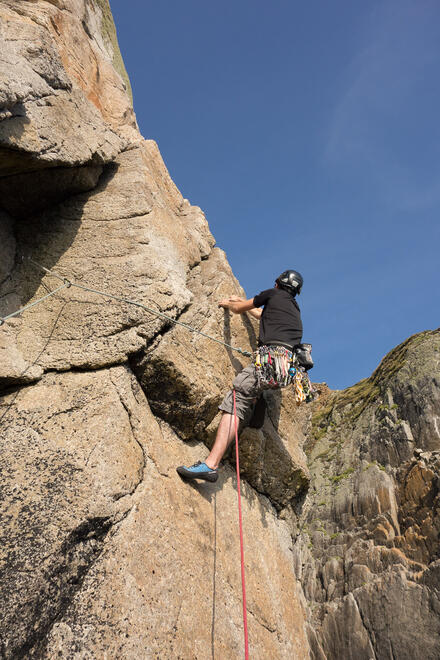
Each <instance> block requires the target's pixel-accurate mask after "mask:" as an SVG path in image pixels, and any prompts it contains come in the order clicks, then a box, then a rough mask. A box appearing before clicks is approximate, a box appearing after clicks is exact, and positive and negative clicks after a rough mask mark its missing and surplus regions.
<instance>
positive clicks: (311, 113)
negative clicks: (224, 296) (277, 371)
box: [110, 0, 440, 388]
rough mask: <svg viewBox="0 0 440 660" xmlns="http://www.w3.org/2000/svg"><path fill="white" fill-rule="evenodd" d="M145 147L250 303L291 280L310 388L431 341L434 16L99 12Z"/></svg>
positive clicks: (251, 10) (394, 8) (404, 9)
mask: <svg viewBox="0 0 440 660" xmlns="http://www.w3.org/2000/svg"><path fill="white" fill-rule="evenodd" d="M110 4H111V8H112V11H113V15H114V18H115V23H116V27H117V31H118V38H119V43H120V47H121V51H122V55H123V57H124V61H125V64H126V67H127V71H128V74H129V76H130V79H131V83H132V87H133V94H134V107H135V111H136V115H137V119H138V123H139V126H140V129H141V132H142V134H143V135H144V137H146V138H152V139H154V140H156V141H157V143H158V145H159V148H160V150H161V153H162V155H163V157H164V160H165V163H166V165H167V167H168V169H169V171H170V173H171V176H172V177H173V180H174V181H175V183H176V185H177V186H178V187H179V189H180V191H181V192H182V194H183V195H184V197H187V198H188V199H189V200H190V202H191V203H192V204H196V205H199V206H201V208H202V209H203V210H204V212H205V214H206V216H207V219H208V222H209V225H210V228H211V231H212V233H213V234H214V236H215V238H216V241H217V245H218V246H219V247H221V248H223V249H224V250H225V251H226V254H227V256H228V259H229V262H230V264H231V266H232V268H233V271H234V273H235V275H236V276H237V277H238V279H239V281H240V283H241V284H242V286H243V287H244V289H245V290H246V293H247V295H248V296H249V297H251V296H253V295H255V294H256V293H258V292H259V291H261V290H262V289H265V288H268V287H270V286H272V284H273V281H274V279H275V277H276V276H277V275H279V273H280V272H281V271H283V270H284V269H286V268H294V269H296V270H299V271H300V272H301V273H302V274H303V276H304V280H305V284H304V289H303V293H302V294H301V296H300V297H299V303H300V306H301V309H302V316H303V322H304V337H303V339H304V341H309V342H311V343H312V344H313V356H314V360H315V364H316V366H315V368H314V369H313V371H312V372H311V376H312V377H313V380H315V381H326V382H327V383H328V384H329V385H330V386H331V387H333V388H343V387H347V386H348V385H351V384H353V383H355V382H357V381H358V380H360V379H361V378H364V377H366V376H369V375H370V374H371V372H372V371H373V370H374V369H375V367H376V366H377V364H378V363H379V361H380V360H381V359H382V357H383V356H384V355H385V354H386V353H387V352H388V351H389V350H390V349H391V348H393V347H394V346H396V345H397V344H399V343H400V342H401V341H403V340H404V339H406V338H407V337H408V336H409V335H411V334H413V333H415V332H419V331H421V330H425V329H433V328H437V327H438V326H439V325H440V321H439V309H440V294H439V290H440V286H439V279H440V278H439V256H438V254H439V239H440V223H439V220H438V215H439V213H438V212H439V207H440V158H439V156H440V139H439V138H440V121H439V117H440V88H439V83H438V72H439V70H440V5H439V3H438V2H434V1H430V2H425V1H424V0H417V1H408V0H399V1H396V0H393V1H387V0H385V1H380V2H379V1H378V2H374V1H371V2H368V3H365V2H359V1H356V0H350V1H349V0H341V1H335V2H332V3H329V2H328V1H327V0H316V1H315V2H309V3H304V2H297V1H296V0H272V2H270V3H268V2H263V1H262V0H235V1H234V2H232V1H231V0H223V2H221V3H220V2H206V0H186V2H177V1H174V2H171V1H170V0H162V1H161V2H160V3H158V2H146V1H145V0H130V2H129V3H127V2H126V0H110Z"/></svg>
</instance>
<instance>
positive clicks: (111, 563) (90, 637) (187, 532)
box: [46, 424, 309, 660]
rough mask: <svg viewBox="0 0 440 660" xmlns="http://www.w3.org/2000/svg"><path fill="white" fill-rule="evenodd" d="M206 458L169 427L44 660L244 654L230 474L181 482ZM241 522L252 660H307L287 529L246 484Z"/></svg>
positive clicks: (51, 639)
mask: <svg viewBox="0 0 440 660" xmlns="http://www.w3.org/2000/svg"><path fill="white" fill-rule="evenodd" d="M198 451H199V449H198V448H190V447H189V446H185V445H183V444H182V443H181V442H180V441H179V440H178V439H177V438H176V436H175V435H174V434H173V433H172V432H171V431H170V430H169V429H168V428H167V426H166V425H165V424H162V425H161V430H160V433H159V436H157V435H156V436H155V439H154V443H152V444H151V445H149V447H148V454H149V459H150V460H148V462H147V467H146V471H145V478H144V481H143V484H142V486H141V487H140V488H139V489H138V491H137V493H136V506H135V507H134V508H133V509H132V511H131V513H130V514H129V516H128V517H127V518H126V519H125V520H124V522H123V523H122V525H121V526H120V528H119V530H118V532H117V534H116V535H115V536H113V537H112V539H111V540H109V541H108V543H107V544H106V549H105V551H104V552H103V553H102V555H101V556H100V558H99V560H98V561H97V562H96V563H95V565H94V567H93V568H92V569H91V570H90V571H89V573H88V575H87V577H86V579H85V581H84V583H83V587H82V589H81V591H80V592H78V594H77V596H76V597H75V599H74V601H73V603H72V605H71V607H70V608H69V609H68V611H67V612H66V615H65V617H64V618H63V620H62V621H59V622H57V623H56V624H55V626H54V627H53V629H52V631H51V633H50V635H49V643H48V647H47V652H46V653H47V657H58V655H59V654H60V655H62V656H63V657H72V658H76V657H78V658H79V657H101V656H103V655H104V654H106V653H107V654H108V655H109V656H111V657H123V658H127V659H131V658H133V659H134V658H138V657H145V658H153V657H160V658H170V659H171V658H177V657H180V658H194V659H196V658H200V659H202V658H206V657H208V656H209V657H210V656H213V657H219V658H225V660H226V659H229V658H231V659H232V658H236V657H238V656H240V655H241V654H242V653H243V629H242V613H241V584H240V563H239V553H240V551H239V541H238V525H237V512H236V497H237V495H236V492H235V478H234V476H233V474H232V472H231V471H230V469H228V468H227V469H225V470H223V472H222V475H221V478H220V480H219V481H218V482H217V484H215V485H212V484H211V485H208V484H204V485H200V486H191V485H188V484H185V483H183V482H182V481H180V479H179V477H178V476H177V475H176V473H175V465H176V464H178V463H181V462H185V463H187V464H188V463H190V462H193V461H194V459H195V458H196V456H197V453H198ZM170 511H171V512H172V517H171V518H170ZM243 516H244V528H245V538H246V575H247V597H248V620H249V640H250V652H251V656H252V657H253V658H261V659H262V660H263V659H265V658H268V657H276V658H295V659H298V660H299V659H302V658H308V657H309V655H308V643H307V640H306V637H305V628H304V619H303V610H302V607H301V604H300V599H299V597H298V592H297V586H296V584H295V580H294V578H293V574H292V571H291V540H290V534H289V531H288V529H287V526H286V525H285V524H284V523H281V522H280V521H278V520H277V518H276V516H275V515H274V511H273V509H272V507H271V506H270V505H269V504H268V503H267V501H265V500H264V499H259V498H258V497H256V496H255V494H254V493H253V491H252V489H250V488H249V487H248V486H246V485H245V486H244V492H243Z"/></svg>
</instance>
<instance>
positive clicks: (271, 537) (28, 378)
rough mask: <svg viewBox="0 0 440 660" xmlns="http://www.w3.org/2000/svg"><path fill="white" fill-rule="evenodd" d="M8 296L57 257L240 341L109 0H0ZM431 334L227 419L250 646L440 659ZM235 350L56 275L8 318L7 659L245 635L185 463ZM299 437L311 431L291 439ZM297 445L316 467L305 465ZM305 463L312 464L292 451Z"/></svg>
mask: <svg viewBox="0 0 440 660" xmlns="http://www.w3.org/2000/svg"><path fill="white" fill-rule="evenodd" d="M0 21H1V25H0V30H1V32H0V38H1V50H0V72H1V78H0V315H1V316H5V315H7V314H9V313H11V312H13V311H15V310H16V309H18V308H19V307H21V306H23V305H25V304H27V303H29V302H31V301H34V300H36V299H37V298H40V297H42V296H43V295H45V294H46V293H48V292H50V291H53V290H54V289H55V288H56V287H57V286H58V285H59V284H60V282H59V280H57V279H55V278H54V277H52V276H51V275H48V274H47V273H45V272H44V271H43V270H41V269H40V268H39V267H38V266H36V265H35V263H34V262H38V263H39V264H42V265H43V266H45V267H46V268H49V269H53V270H54V272H56V273H57V274H58V275H60V276H61V277H66V278H69V279H72V280H75V281H78V282H81V283H83V284H85V285H87V286H89V287H91V288H95V289H98V290H100V291H107V292H109V293H113V294H116V295H118V296H122V297H127V298H130V299H134V300H136V301H138V302H140V303H143V304H145V305H147V306H149V307H150V308H153V309H155V310H157V311H159V312H162V313H165V314H167V315H168V316H171V317H172V318H174V319H176V320H177V319H178V320H181V321H183V322H184V323H188V324H190V325H192V326H194V327H195V328H197V329H199V330H201V331H203V332H205V333H207V334H209V335H212V336H214V337H216V338H218V339H220V340H222V341H226V342H227V343H231V344H232V345H235V346H241V347H242V348H245V349H247V350H249V349H251V348H252V347H254V346H255V342H256V325H255V323H254V322H253V321H252V320H251V319H250V318H247V317H246V316H242V317H237V316H234V317H230V316H229V314H228V313H226V312H224V311H223V310H219V309H218V308H217V301H218V299H219V298H221V297H224V296H225V295H228V294H231V293H239V294H240V293H242V290H241V288H240V286H239V284H238V282H237V281H236V279H235V278H234V276H233V274H232V272H231V269H230V267H229V264H228V262H227V259H226V257H225V255H224V253H223V252H222V251H221V250H219V249H218V248H216V247H215V244H214V239H213V237H212V235H211V233H210V231H209V227H208V225H207V222H206V219H205V217H204V215H203V213H202V211H201V210H200V209H199V208H197V207H194V206H191V204H190V203H189V202H188V201H187V200H185V199H183V197H182V196H181V194H180V193H179V191H178V190H177V189H176V187H175V185H174V184H173V182H172V180H171V179H170V177H169V175H168V172H167V170H166V168H165V165H164V163H163V161H162V159H161V156H160V153H159V150H158V148H157V146H156V144H155V143H154V142H153V141H151V140H144V139H143V138H142V137H141V136H140V134H139V132H138V129H137V125H136V120H135V117H134V113H133V109H132V102H131V97H130V86H129V82H128V79H127V75H126V73H125V69H124V66H123V63H122V59H121V56H120V53H119V49H118V46H117V40H116V33H115V29H114V25H113V21H112V17H111V13H110V10H109V6H108V3H107V0H51V1H48V0H32V1H31V0H0ZM439 342H440V339H439V332H438V331H435V332H428V333H423V334H422V335H419V336H417V337H415V338H412V339H410V340H408V342H407V343H405V344H403V345H402V346H401V347H398V349H396V350H395V351H394V352H392V353H391V354H390V356H388V357H387V358H386V359H385V360H384V361H383V363H382V364H381V366H380V367H379V368H378V370H377V371H376V372H375V373H374V374H373V376H372V378H371V379H369V380H367V381H364V382H362V383H360V384H358V385H357V386H354V387H353V388H349V389H348V390H346V391H344V392H329V391H327V390H326V388H325V387H321V388H320V389H321V391H322V396H321V399H320V400H319V401H318V402H316V403H315V404H313V405H312V406H307V407H301V408H296V406H295V404H294V401H293V397H292V395H291V393H289V392H283V394H282V396H280V394H279V393H278V394H271V395H267V404H268V408H267V414H266V419H265V421H264V425H263V427H262V428H261V429H255V428H248V429H245V430H244V432H243V433H242V435H241V440H240V445H241V467H242V471H243V477H244V478H245V480H246V481H245V482H244V498H243V507H244V511H243V515H244V523H245V536H246V571H247V590H248V619H249V637H250V646H251V654H252V657H253V658H267V657H274V658H309V657H310V658H320V659H321V658H328V659H330V658H332V659H333V658H341V657H344V658H368V659H369V658H394V659H396V658H418V657H422V656H423V657H424V658H437V657H438V656H439V655H440V653H439V649H440V641H439V624H438V621H439V618H438V611H439V593H438V590H439V584H438V577H437V576H438V566H437V562H438V560H439V558H438V526H439V524H440V523H439V520H438V516H437V501H438V483H439V482H438V478H439V473H438V470H439V457H438V455H437V453H436V452H437V451H438V450H439V449H440V437H439V429H440V422H439V413H440V402H439V391H440V390H439V379H438V373H439V369H438V366H439V355H440V353H439V349H440V346H439ZM243 364H244V362H243V358H242V357H241V356H240V355H239V354H238V353H233V352H232V351H228V350H226V349H225V348H224V347H222V346H220V345H219V344H216V343H213V342H210V341H209V340H208V339H206V338H204V337H202V336H200V335H197V334H192V333H189V332H188V331H187V330H186V329H185V328H182V327H181V326H174V325H173V324H172V323H170V322H169V321H167V320H166V319H163V318H161V317H157V316H154V315H151V314H148V313H146V312H145V311H144V310H142V309H141V308H138V307H134V306H130V305H128V304H125V303H118V302H115V301H111V300H109V299H107V298H105V297H101V296H97V295H95V294H93V293H90V292H86V291H83V290H80V289H77V288H73V287H71V288H66V289H63V290H61V291H60V292H58V293H57V294H55V295H54V296H51V297H50V298H48V299H47V300H46V301H45V302H44V303H42V304H40V305H38V306H36V307H32V308H31V309H29V310H28V311H26V312H24V313H23V314H22V315H21V316H20V317H16V318H13V319H11V320H9V321H7V322H6V323H5V324H4V325H3V326H2V327H1V328H0V389H1V393H2V401H1V407H0V423H1V431H2V432H1V445H2V446H1V454H0V468H1V501H2V505H1V516H2V525H1V535H2V539H1V546H0V566H1V576H2V577H1V593H2V597H1V601H0V603H1V605H0V608H1V616H0V621H1V622H0V653H1V657H4V658H8V659H9V658H32V657H34V658H55V657H63V658H99V657H111V658H116V657H117V658H133V659H134V658H140V657H142V658H185V659H186V658H206V657H208V656H211V657H213V658H214V657H215V658H222V660H223V659H227V658H236V657H239V656H240V654H241V653H242V649H243V635H242V620H241V585H240V569H239V544H238V533H237V512H236V492H235V491H236V485H235V476H234V469H233V466H231V465H230V464H229V462H226V464H225V467H224V468H223V470H222V473H221V478H220V479H219V481H218V482H217V483H216V484H215V485H210V484H202V485H199V486H191V485H188V484H183V483H182V482H181V481H180V479H179V477H178V476H177V474H176V472H175V466H176V465H178V464H182V463H185V464H188V463H192V462H194V460H196V459H197V458H200V455H201V453H203V452H204V451H206V450H205V449H204V447H203V444H202V443H203V442H204V443H205V444H207V445H208V446H209V444H210V442H212V436H213V433H214V431H215V428H216V423H217V406H218V404H219V402H220V400H221V398H222V396H223V393H224V391H225V390H226V389H227V388H228V387H229V385H230V382H231V379H232V378H233V376H234V374H235V373H236V372H237V370H239V369H241V366H242V365H243ZM304 449H305V451H306V453H307V457H306V454H305V452H304ZM307 463H308V465H307ZM309 468H310V470H309Z"/></svg>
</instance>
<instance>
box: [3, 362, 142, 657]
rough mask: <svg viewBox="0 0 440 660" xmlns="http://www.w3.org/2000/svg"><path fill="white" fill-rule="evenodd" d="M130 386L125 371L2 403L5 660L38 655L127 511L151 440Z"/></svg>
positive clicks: (49, 382)
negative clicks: (145, 445) (147, 441)
mask: <svg viewBox="0 0 440 660" xmlns="http://www.w3.org/2000/svg"><path fill="white" fill-rule="evenodd" d="M135 384H136V382H135V381H134V384H133V382H132V378H131V377H130V374H129V372H128V371H127V370H126V369H124V368H123V367H120V368H114V369H110V370H107V371H101V372H96V373H75V374H73V373H72V374H62V375H58V374H49V375H46V376H45V377H44V378H43V379H42V380H41V381H40V382H39V383H38V384H36V385H34V386H31V387H26V388H23V389H21V390H19V391H17V392H16V393H15V394H10V395H9V396H6V397H4V399H3V402H2V405H1V407H0V416H1V425H2V429H3V431H2V437H1V445H2V447H1V452H0V463H1V474H2V486H1V488H2V526H1V534H2V539H1V543H0V565H1V573H2V582H1V589H2V597H1V599H0V602H1V610H2V612H1V616H0V620H1V624H0V639H1V641H2V651H3V653H4V657H6V658H10V657H17V654H18V656H20V657H22V655H23V654H24V655H26V653H27V652H28V651H29V650H30V649H31V648H32V647H34V646H35V645H36V647H37V648H38V647H39V644H40V642H41V640H43V639H44V637H45V634H46V632H47V630H48V629H49V628H50V626H51V625H52V622H53V620H54V619H55V618H56V617H57V616H59V614H60V613H61V612H62V610H63V608H65V606H66V603H67V602H68V600H69V598H70V597H71V595H72V593H73V592H74V591H75V589H77V588H78V586H79V584H80V583H81V579H82V577H83V576H84V574H85V573H86V572H87V570H88V568H89V566H90V564H91V563H92V562H93V560H94V559H95V557H96V556H97V555H98V554H99V552H100V550H101V547H102V541H103V538H104V537H105V536H106V534H107V533H108V531H109V529H110V528H111V526H112V525H114V524H115V522H116V521H117V520H119V519H121V517H122V516H123V515H125V514H126V512H127V510H128V509H129V507H130V506H131V504H130V500H131V495H132V493H133V492H134V491H135V489H136V487H137V486H138V484H139V483H140V482H141V480H142V477H143V471H144V454H143V450H142V446H141V441H142V442H144V441H145V439H147V438H148V425H147V424H145V423H143V419H142V414H143V411H142V408H141V407H140V405H139V404H138V403H137V402H136V399H135V396H138V395H139V394H138V393H137V391H136V388H135V390H134V393H133V390H132V386H133V387H135ZM142 403H143V402H142ZM20 654H22V655H20ZM26 657H27V656H26Z"/></svg>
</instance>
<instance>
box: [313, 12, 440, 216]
mask: <svg viewBox="0 0 440 660" xmlns="http://www.w3.org/2000/svg"><path fill="white" fill-rule="evenodd" d="M439 19H440V8H439V5H438V3H434V2H420V1H418V2H415V1H406V2H405V1H403V2H401V1H398V2H396V1H390V2H386V3H381V4H380V5H378V6H377V7H376V8H374V9H373V10H372V11H371V15H370V17H369V22H368V24H367V26H366V27H365V26H364V31H363V33H362V34H360V35H359V36H358V40H359V47H358V50H357V52H356V53H355V54H354V55H353V58H352V61H351V62H350V63H349V64H348V66H347V71H346V73H345V76H344V77H345V87H344V89H343V91H342V92H341V94H340V97H339V99H338V100H337V102H336V103H335V108H334V111H333V113H332V116H331V119H330V122H329V129H328V137H327V143H326V146H325V153H324V156H325V161H326V162H327V163H328V164H329V165H331V167H332V168H335V167H336V168H341V170H342V171H344V172H345V171H347V170H348V171H350V170H353V169H355V170H356V171H357V172H359V169H361V170H363V171H364V172H365V176H366V177H367V178H368V181H369V182H370V183H371V185H373V186H374V187H375V189H376V193H380V194H381V196H384V197H385V198H388V199H389V201H390V202H391V203H393V205H398V206H400V207H404V208H409V209H410V208H414V209H416V208H419V207H423V206H429V205H432V204H434V203H437V202H438V201H439V200H440V169H439V167H438V164H437V163H438V156H439V155H440V148H439V138H440V130H439V128H438V111H439V110H440V95H439V93H438V90H437V87H438V69H439V65H440V39H439V36H440V20H439Z"/></svg>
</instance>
